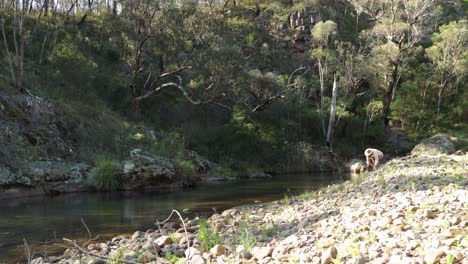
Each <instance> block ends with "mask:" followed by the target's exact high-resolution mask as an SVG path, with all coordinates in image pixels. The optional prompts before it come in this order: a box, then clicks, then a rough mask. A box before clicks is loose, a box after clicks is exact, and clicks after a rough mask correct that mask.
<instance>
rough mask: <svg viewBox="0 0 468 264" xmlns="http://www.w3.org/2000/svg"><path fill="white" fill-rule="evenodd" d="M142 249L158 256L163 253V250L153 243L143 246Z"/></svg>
mask: <svg viewBox="0 0 468 264" xmlns="http://www.w3.org/2000/svg"><path fill="white" fill-rule="evenodd" d="M141 249H143V250H145V251H149V252H151V253H153V254H158V253H159V252H161V248H160V247H159V246H158V245H157V244H156V243H154V242H151V241H148V242H146V243H145V244H143V246H142V247H141Z"/></svg>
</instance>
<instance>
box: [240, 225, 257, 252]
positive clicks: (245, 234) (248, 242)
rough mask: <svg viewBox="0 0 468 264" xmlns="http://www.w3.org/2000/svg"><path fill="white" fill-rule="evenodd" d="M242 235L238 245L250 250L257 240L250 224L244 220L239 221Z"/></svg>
mask: <svg viewBox="0 0 468 264" xmlns="http://www.w3.org/2000/svg"><path fill="white" fill-rule="evenodd" d="M239 231H240V237H239V239H238V240H237V243H236V244H238V245H243V246H244V249H245V250H247V251H250V250H251V249H252V248H253V247H254V246H255V243H256V242H257V241H256V239H255V235H254V234H253V233H252V231H250V230H249V227H248V224H247V223H246V222H244V221H242V222H240V223H239Z"/></svg>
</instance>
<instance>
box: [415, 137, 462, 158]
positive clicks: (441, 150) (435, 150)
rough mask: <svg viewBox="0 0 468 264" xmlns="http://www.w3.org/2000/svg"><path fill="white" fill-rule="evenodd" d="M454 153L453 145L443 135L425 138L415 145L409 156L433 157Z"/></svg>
mask: <svg viewBox="0 0 468 264" xmlns="http://www.w3.org/2000/svg"><path fill="white" fill-rule="evenodd" d="M453 152H455V145H454V144H453V142H452V141H451V140H450V139H449V138H448V137H447V136H443V135H438V136H433V137H430V138H425V139H423V140H422V141H421V143H419V144H418V145H416V146H415V147H414V148H413V150H412V151H411V155H428V156H434V155H438V154H451V153H453Z"/></svg>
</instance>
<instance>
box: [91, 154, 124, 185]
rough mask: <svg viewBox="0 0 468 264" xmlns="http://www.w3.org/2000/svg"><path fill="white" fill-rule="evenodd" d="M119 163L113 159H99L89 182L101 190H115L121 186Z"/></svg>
mask: <svg viewBox="0 0 468 264" xmlns="http://www.w3.org/2000/svg"><path fill="white" fill-rule="evenodd" d="M120 172H121V168H120V165H119V163H117V162H115V161H112V160H98V161H97V162H96V168H94V169H93V171H92V172H91V175H90V178H89V182H90V183H91V185H93V186H94V187H96V188H97V189H98V190H101V191H115V190H117V189H118V188H119V187H120V179H119V173H120Z"/></svg>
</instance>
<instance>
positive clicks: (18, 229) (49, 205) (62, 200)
mask: <svg viewBox="0 0 468 264" xmlns="http://www.w3.org/2000/svg"><path fill="white" fill-rule="evenodd" d="M337 180H339V177H338V176H334V175H331V174H322V173H320V174H319V173H316V174H293V175H278V176H275V177H273V178H272V179H267V180H263V179H262V180H243V181H238V182H230V183H212V184H203V185H200V186H197V187H196V188H194V189H190V190H185V191H177V192H172V193H133V192H132V193H74V194H66V195H60V196H56V197H35V198H28V199H16V200H11V201H10V200H7V201H0V263H4V262H7V261H8V262H11V263H16V262H23V260H22V258H24V257H23V256H22V254H23V253H22V252H24V251H23V248H22V243H23V242H22V240H23V238H25V239H26V240H27V241H28V243H29V244H32V245H33V246H34V250H35V253H36V254H41V253H44V251H45V246H44V245H46V243H47V244H50V243H51V242H50V241H53V239H54V236H55V237H56V238H57V239H61V238H62V237H67V238H84V237H86V235H87V233H86V230H85V228H84V227H83V224H82V223H81V218H83V220H84V221H85V222H86V224H87V226H88V227H89V229H90V230H91V232H92V233H93V235H97V234H103V235H104V237H107V238H109V237H111V236H112V235H115V234H117V233H129V232H133V231H135V230H146V229H149V228H154V222H155V221H156V220H157V219H158V220H163V219H165V218H166V217H167V216H168V215H169V214H170V212H171V210H172V209H176V210H179V211H180V212H182V210H183V209H186V208H188V209H189V213H188V214H187V213H185V214H184V216H192V215H200V216H208V215H209V214H211V213H213V212H214V211H217V212H219V211H222V210H224V209H226V208H229V207H233V206H237V205H242V204H247V203H253V202H255V201H262V202H266V201H271V200H274V199H279V198H282V197H283V195H284V194H287V193H289V192H291V193H292V194H294V195H296V194H300V193H301V192H304V191H309V190H314V189H317V188H318V187H320V186H323V185H328V184H330V183H332V182H336V181H337ZM47 241H48V242H47ZM53 250H54V249H53V248H50V247H49V249H48V252H49V253H50V252H51V251H53Z"/></svg>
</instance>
